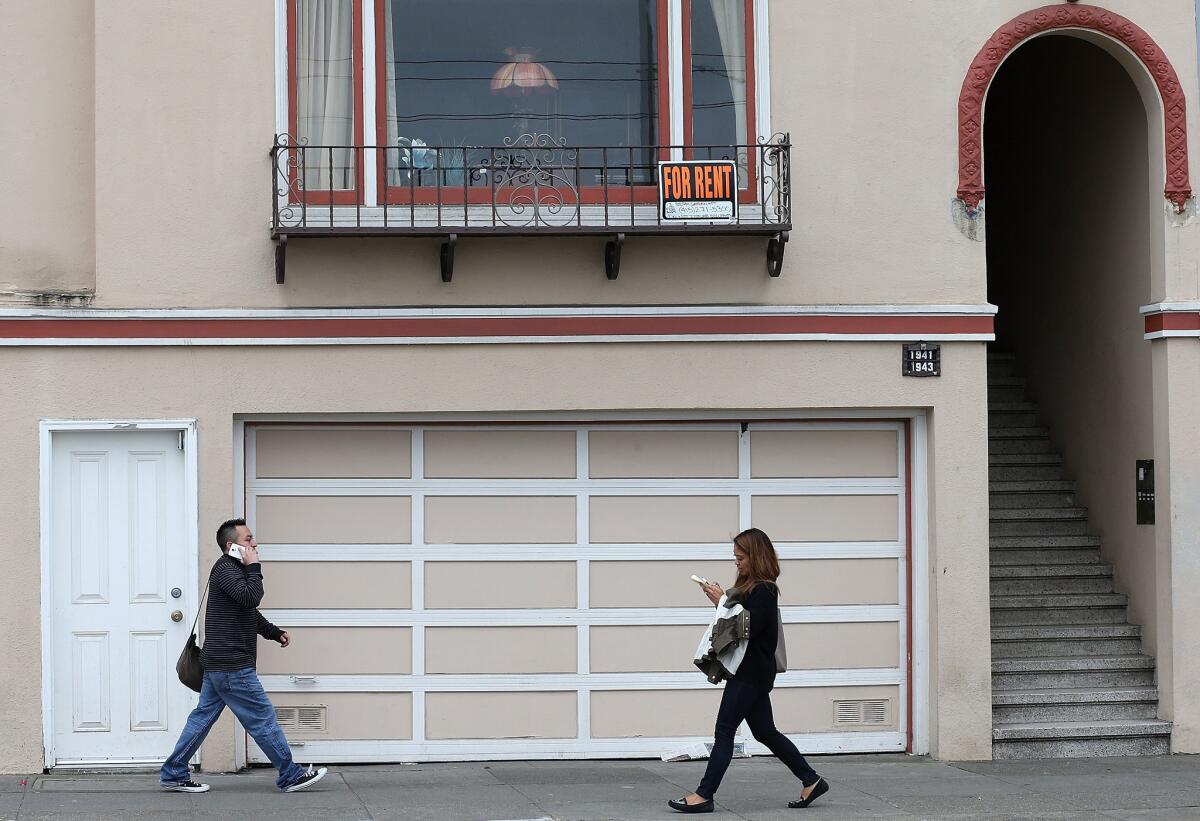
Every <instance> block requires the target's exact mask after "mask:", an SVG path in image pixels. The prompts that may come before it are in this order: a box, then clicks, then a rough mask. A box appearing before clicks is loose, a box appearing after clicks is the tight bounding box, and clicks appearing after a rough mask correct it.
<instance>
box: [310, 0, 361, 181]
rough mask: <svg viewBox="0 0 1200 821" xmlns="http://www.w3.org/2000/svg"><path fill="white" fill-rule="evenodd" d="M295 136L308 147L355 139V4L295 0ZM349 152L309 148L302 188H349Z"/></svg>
mask: <svg viewBox="0 0 1200 821" xmlns="http://www.w3.org/2000/svg"><path fill="white" fill-rule="evenodd" d="M296 18H297V19H296V131H297V133H296V138H297V139H299V140H301V141H303V140H305V139H307V144H308V145H309V146H350V145H353V143H354V3H353V2H351V0H296ZM353 154H354V152H353V151H352V150H350V149H349V148H345V147H344V148H336V147H335V148H334V149H333V151H332V156H331V152H330V149H329V148H328V147H325V148H309V149H308V150H307V151H305V152H304V166H305V167H304V187H305V189H307V190H309V191H313V190H318V191H324V190H329V189H331V188H332V189H334V190H345V189H349V188H353V187H354V176H355V174H354V159H353Z"/></svg>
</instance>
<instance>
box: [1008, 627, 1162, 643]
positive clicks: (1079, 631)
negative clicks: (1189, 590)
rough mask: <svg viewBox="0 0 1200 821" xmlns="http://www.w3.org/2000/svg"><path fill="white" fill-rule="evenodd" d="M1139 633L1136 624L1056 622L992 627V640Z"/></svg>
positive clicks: (1129, 634) (1120, 636)
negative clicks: (1051, 623) (1054, 623)
mask: <svg viewBox="0 0 1200 821" xmlns="http://www.w3.org/2000/svg"><path fill="white" fill-rule="evenodd" d="M1141 635H1142V627H1141V625H1138V624H1056V625H1025V626H1022V627H993V628H992V641H996V640H1001V641H1010V640H1029V639H1034V640H1036V639H1072V638H1092V637H1107V638H1123V637H1130V636H1132V637H1140V636H1141Z"/></svg>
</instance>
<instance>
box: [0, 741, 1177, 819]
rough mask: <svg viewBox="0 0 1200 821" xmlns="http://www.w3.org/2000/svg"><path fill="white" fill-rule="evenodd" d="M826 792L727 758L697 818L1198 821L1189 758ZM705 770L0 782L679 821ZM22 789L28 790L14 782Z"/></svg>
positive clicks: (395, 815)
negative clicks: (195, 786)
mask: <svg viewBox="0 0 1200 821" xmlns="http://www.w3.org/2000/svg"><path fill="white" fill-rule="evenodd" d="M811 761H812V763H813V765H814V766H815V768H816V769H817V771H818V772H820V773H821V774H822V775H824V776H825V778H826V779H827V780H828V781H829V783H830V785H831V787H832V789H831V791H830V792H829V794H828V795H826V796H825V797H824V798H822V799H821V800H820V801H819V802H818V803H816V804H814V805H813V806H812V807H811V808H810V809H807V810H789V809H787V801H788V799H791V798H795V797H796V793H797V791H798V788H797V786H796V784H795V783H794V782H793V781H792V780H791V776H790V775H789V774H788V773H787V772H786V770H784V769H783V767H782V766H781V765H780V764H779V763H778V762H777V761H775V759H773V758H755V759H752V760H749V761H747V760H735V761H734V762H733V765H732V766H731V767H730V769H729V774H728V776H727V777H726V779H725V784H724V785H723V786H722V788H721V792H720V793H719V794H718V796H717V800H718V803H719V805H720V806H719V807H718V810H717V812H716V814H714V815H712V816H702V817H710V818H714V819H717V818H730V819H755V821H759V819H761V820H762V821H770V819H784V818H787V819H798V818H802V819H809V820H810V821H816V819H822V821H832V819H891V818H903V819H949V818H955V819H966V818H971V819H974V818H1012V819H1016V818H1021V819H1114V818H1116V819H1200V756H1172V757H1161V758H1129V759H1120V758H1105V759H1090V760H1089V759H1066V760H1052V761H999V762H985V763H973V764H971V763H968V764H946V763H941V762H931V761H927V760H925V759H913V758H907V757H904V756H837V757H819V756H814V757H813V758H812V759H811ZM703 769H704V762H688V763H683V764H664V763H661V762H658V761H594V762H588V761H532V762H529V761H514V762H492V763H471V764H411V765H394V766H342V767H336V768H333V769H332V771H331V772H330V774H329V775H328V776H327V777H326V778H325V780H324V781H323V782H322V783H321V784H320V785H318V786H317V787H315V788H314V789H313V790H312V791H311V792H300V793H294V794H291V795H283V794H280V793H278V792H276V791H275V789H274V786H273V779H274V771H273V770H264V769H255V770H252V771H249V772H246V773H242V774H238V775H215V776H212V775H206V776H204V777H203V778H202V780H204V781H206V782H208V783H210V784H212V790H211V791H210V792H208V793H205V794H203V795H186V794H181V793H164V792H161V791H159V789H158V787H157V782H158V779H157V777H156V776H155V775H149V774H133V775H131V774H128V773H78V772H77V773H69V772H68V773H56V774H54V775H48V776H42V775H37V776H32V775H31V776H25V777H22V776H0V821H8V819H21V820H22V821H25V820H26V819H56V820H57V819H85V818H86V819H121V820H122V821H143V819H170V820H171V821H185V820H186V819H229V818H249V819H253V821H285V819H286V820H287V821H301V820H302V819H339V821H340V820H341V819H347V821H355V819H419V821H491V820H492V819H541V820H542V821H549V820H550V819H554V821H560V820H561V821H568V819H569V820H570V821H576V820H578V821H583V820H585V819H586V820H587V821H591V820H592V819H596V820H597V821H608V819H620V820H621V821H634V820H635V819H638V820H640V819H647V820H653V821H657V820H658V819H672V818H682V817H683V816H680V815H677V814H675V813H673V812H672V811H671V810H670V809H669V808H668V807H667V806H666V801H667V799H669V798H677V797H679V796H681V795H683V794H684V793H687V792H690V791H691V790H692V788H694V787H695V785H696V782H697V781H698V780H699V777H700V773H701V772H702V771H703ZM22 778H25V779H27V781H28V784H27V786H24V787H23V786H22V785H21V780H22Z"/></svg>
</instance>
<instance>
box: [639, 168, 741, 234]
mask: <svg viewBox="0 0 1200 821" xmlns="http://www.w3.org/2000/svg"><path fill="white" fill-rule="evenodd" d="M737 192H738V180H737V166H736V165H735V164H734V163H733V161H732V160H680V161H671V162H660V163H659V164H658V213H659V216H660V217H661V219H662V221H663V222H733V221H735V220H736V219H737Z"/></svg>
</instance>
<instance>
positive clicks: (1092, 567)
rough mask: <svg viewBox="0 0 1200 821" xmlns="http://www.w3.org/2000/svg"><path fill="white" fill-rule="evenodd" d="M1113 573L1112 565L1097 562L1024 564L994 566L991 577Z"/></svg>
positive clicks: (1038, 577)
mask: <svg viewBox="0 0 1200 821" xmlns="http://www.w3.org/2000/svg"><path fill="white" fill-rule="evenodd" d="M1112 575H1113V569H1112V565H1109V564H1103V563H1097V564H1078V563H1076V564H1023V565H1015V566H1008V567H1004V566H1001V567H993V568H992V569H991V578H992V580H993V581H995V580H996V579H1072V578H1084V577H1087V578H1101V577H1102V578H1107V579H1111V578H1112Z"/></svg>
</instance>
